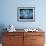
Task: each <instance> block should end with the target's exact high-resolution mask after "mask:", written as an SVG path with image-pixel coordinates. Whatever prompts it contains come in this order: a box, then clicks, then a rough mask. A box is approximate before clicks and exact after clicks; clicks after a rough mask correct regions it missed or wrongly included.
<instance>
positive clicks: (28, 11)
mask: <svg viewBox="0 0 46 46" xmlns="http://www.w3.org/2000/svg"><path fill="white" fill-rule="evenodd" d="M17 21H18V22H34V21H35V7H18V8H17Z"/></svg>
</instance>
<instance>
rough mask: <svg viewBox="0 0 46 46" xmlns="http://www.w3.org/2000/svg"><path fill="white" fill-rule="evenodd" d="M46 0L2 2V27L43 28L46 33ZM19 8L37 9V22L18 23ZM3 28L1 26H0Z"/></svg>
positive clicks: (0, 17) (0, 18)
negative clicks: (11, 25) (10, 25)
mask: <svg viewBox="0 0 46 46" xmlns="http://www.w3.org/2000/svg"><path fill="white" fill-rule="evenodd" d="M45 4H46V0H0V25H3V26H2V27H3V28H4V27H7V26H8V25H9V24H13V25H14V26H15V28H19V29H23V28H29V27H30V28H37V27H39V28H42V29H43V30H44V31H45V32H46V5H45ZM17 7H35V22H17ZM0 27H1V26H0Z"/></svg>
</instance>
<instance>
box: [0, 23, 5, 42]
mask: <svg viewBox="0 0 46 46" xmlns="http://www.w3.org/2000/svg"><path fill="white" fill-rule="evenodd" d="M4 29H5V30H4ZM3 32H6V26H5V25H4V24H0V43H2V36H3V34H2V33H3Z"/></svg>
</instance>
